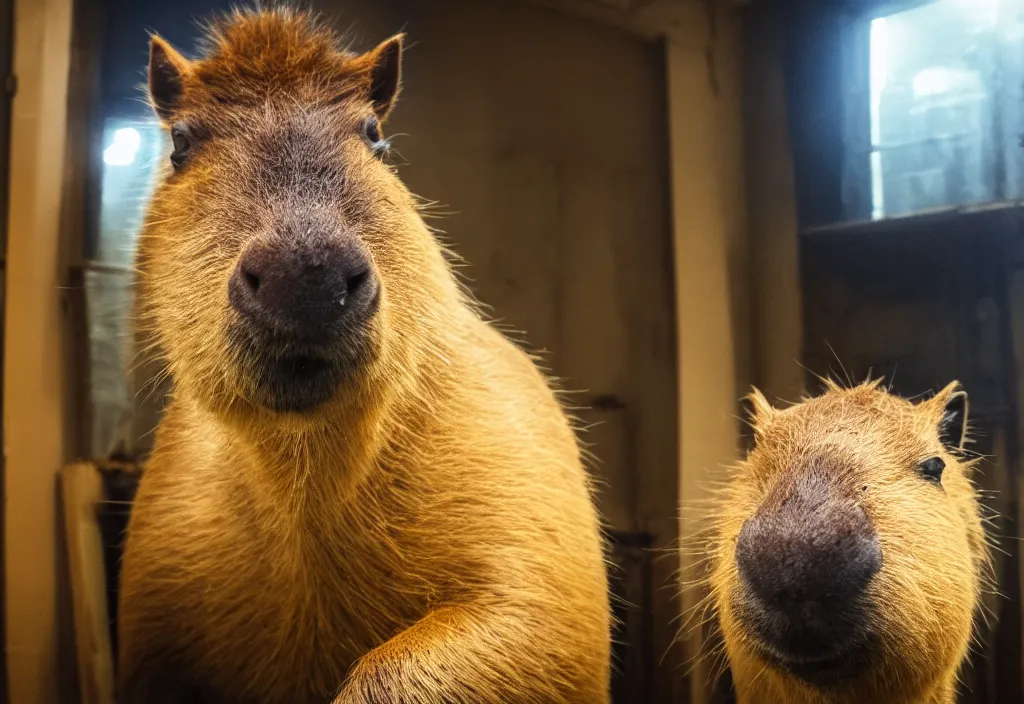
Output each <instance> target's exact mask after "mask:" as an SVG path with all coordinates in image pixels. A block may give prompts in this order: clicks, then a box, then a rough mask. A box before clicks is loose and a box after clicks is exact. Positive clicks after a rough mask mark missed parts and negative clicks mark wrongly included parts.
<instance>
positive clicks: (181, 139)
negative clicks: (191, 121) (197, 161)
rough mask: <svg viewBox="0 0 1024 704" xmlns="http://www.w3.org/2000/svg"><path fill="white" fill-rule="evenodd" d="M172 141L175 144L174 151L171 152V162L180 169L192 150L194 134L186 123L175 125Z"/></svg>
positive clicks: (172, 129)
mask: <svg viewBox="0 0 1024 704" xmlns="http://www.w3.org/2000/svg"><path fill="white" fill-rule="evenodd" d="M171 142H172V143H173V144H174V151H172V152H171V164H172V165H173V166H174V168H176V169H180V168H181V166H182V164H184V163H185V159H186V158H187V157H188V154H189V152H190V151H191V150H192V136H191V134H190V133H189V130H188V127H186V126H185V125H180V124H179V125H175V126H174V127H173V128H171Z"/></svg>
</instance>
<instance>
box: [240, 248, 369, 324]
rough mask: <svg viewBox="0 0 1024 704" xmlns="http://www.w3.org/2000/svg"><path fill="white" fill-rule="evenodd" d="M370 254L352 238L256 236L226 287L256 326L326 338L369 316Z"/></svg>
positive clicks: (241, 310) (244, 316)
mask: <svg viewBox="0 0 1024 704" xmlns="http://www.w3.org/2000/svg"><path fill="white" fill-rule="evenodd" d="M375 288H376V280H375V279H374V273H373V268H372V266H371V264H370V260H369V257H368V256H367V255H366V253H365V252H364V251H363V250H362V248H361V247H359V246H358V245H356V244H350V243H342V244H335V243H330V242H326V243H324V242H322V241H321V242H314V241H294V240H289V239H287V238H283V237H282V238H277V239H272V240H266V241H264V240H258V241H256V242H253V243H252V244H250V245H249V247H248V248H247V249H246V250H245V252H243V254H242V256H241V258H240V259H239V261H238V264H237V266H236V268H235V271H234V273H233V274H232V276H231V280H230V282H229V284H228V293H229V297H230V301H231V305H232V306H233V307H234V308H235V310H237V311H238V312H239V313H240V314H241V315H242V317H243V319H245V321H246V322H247V323H248V324H250V325H252V326H254V327H256V328H258V329H264V330H266V331H269V332H272V333H274V334H276V335H279V336H283V337H286V338H294V339H296V340H297V341H306V342H329V341H331V340H332V339H333V338H334V337H335V336H336V335H337V334H339V333H340V331H341V330H342V328H343V327H345V325H347V324H349V323H358V322H359V321H360V320H365V319H368V317H369V315H370V314H372V312H373V311H372V307H373V305H374V303H375V301H376V296H375Z"/></svg>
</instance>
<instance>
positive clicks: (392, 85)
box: [359, 34, 405, 122]
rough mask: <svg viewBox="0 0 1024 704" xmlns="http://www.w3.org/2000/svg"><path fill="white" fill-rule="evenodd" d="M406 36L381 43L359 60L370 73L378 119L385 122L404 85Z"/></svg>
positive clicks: (371, 90) (371, 95) (372, 97)
mask: <svg viewBox="0 0 1024 704" xmlns="http://www.w3.org/2000/svg"><path fill="white" fill-rule="evenodd" d="M404 46H405V35H404V34H396V35H395V36H393V37H391V38H390V39H387V40H385V41H383V42H381V43H380V44H379V45H378V46H377V48H376V49H373V50H372V51H370V52H367V53H366V54H364V55H363V56H361V57H360V58H359V60H360V61H361V62H363V63H365V64H366V65H367V67H368V68H369V71H370V100H371V102H372V103H373V111H374V112H375V113H377V118H378V119H379V120H380V121H381V122H384V120H386V119H387V116H388V114H389V113H390V112H391V108H392V107H393V106H394V104H395V99H396V98H397V97H398V91H399V89H400V87H401V83H402V51H403V47H404Z"/></svg>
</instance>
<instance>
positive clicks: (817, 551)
mask: <svg viewBox="0 0 1024 704" xmlns="http://www.w3.org/2000/svg"><path fill="white" fill-rule="evenodd" d="M772 504H774V505H772ZM736 564H737V567H738V568H739V572H740V576H741V577H742V579H743V582H744V583H745V584H746V586H747V588H748V591H749V593H748V594H747V598H746V599H745V600H743V602H741V603H742V604H743V605H742V607H741V608H743V610H744V611H745V612H746V614H747V616H748V619H747V620H748V621H749V622H751V623H752V625H753V627H754V629H755V631H756V635H757V636H758V637H759V638H760V639H761V640H762V641H766V645H768V646H770V648H771V649H772V650H773V651H774V652H776V653H780V654H783V655H786V656H793V657H796V658H817V657H822V656H826V655H829V654H836V653H841V652H843V651H844V650H845V649H846V648H848V647H850V646H851V645H853V644H855V643H857V642H858V641H861V640H863V638H864V636H865V635H866V631H867V630H869V626H868V624H867V621H868V619H869V615H868V612H869V609H870V605H868V604H866V603H865V599H864V598H863V597H864V592H865V590H866V589H867V587H868V584H869V583H870V582H871V579H872V577H874V576H875V574H876V573H877V572H878V571H879V569H880V568H881V566H882V550H881V547H880V545H879V541H878V536H877V534H876V533H875V531H874V528H873V527H872V526H871V522H870V520H869V519H868V516H867V515H866V514H865V513H864V510H863V509H862V508H861V507H860V506H859V505H858V504H856V503H854V502H853V501H851V500H848V499H841V498H836V497H832V496H830V495H829V490H828V487H827V485H826V484H825V483H824V481H823V480H818V479H815V478H814V477H811V478H805V479H801V480H799V481H798V482H797V483H796V485H795V486H794V487H793V488H792V489H791V491H789V492H788V493H787V494H786V495H785V496H783V497H780V500H778V501H774V502H770V503H769V502H766V505H765V506H763V507H762V509H761V510H760V511H759V512H758V513H757V514H756V515H755V516H754V517H753V518H751V519H749V520H748V521H747V522H746V523H745V524H744V525H743V528H742V529H741V530H740V535H739V539H738V540H737V542H736Z"/></svg>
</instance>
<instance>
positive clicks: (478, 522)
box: [119, 9, 610, 704]
mask: <svg viewBox="0 0 1024 704" xmlns="http://www.w3.org/2000/svg"><path fill="white" fill-rule="evenodd" d="M402 41H403V40H402V37H401V36H398V37H394V38H392V39H389V40H388V41H386V42H384V43H383V44H381V45H380V46H378V47H377V48H376V49H374V50H373V51H370V52H368V53H365V54H355V53H351V52H349V51H347V50H345V49H344V48H343V47H341V46H340V45H339V42H338V40H337V38H336V36H335V35H334V34H333V33H332V32H331V31H330V30H328V29H327V28H326V27H325V26H323V25H322V24H319V23H318V22H317V21H316V20H315V19H313V18H311V17H310V16H308V15H306V14H303V13H301V12H296V11H293V10H288V9H272V10H262V11H236V12H234V13H232V14H230V15H228V16H226V17H225V18H223V19H222V20H219V21H216V22H214V23H213V24H212V25H211V26H210V29H209V35H208V38H207V49H206V53H205V56H204V57H203V58H201V59H198V60H195V61H190V60H187V59H185V58H184V57H183V56H181V55H180V54H179V53H177V52H176V51H175V50H174V49H173V48H171V47H170V46H169V45H168V44H167V43H166V42H165V41H163V40H161V39H160V38H158V37H154V38H153V39H152V44H151V53H150V65H149V90H150V97H151V101H152V104H153V107H154V108H155V110H156V113H157V115H158V116H159V118H160V120H161V121H162V123H163V124H164V125H165V126H166V127H167V129H168V130H169V131H170V137H171V141H172V142H173V152H172V153H171V154H170V158H169V159H168V162H167V171H166V173H165V175H164V178H162V180H161V182H160V184H159V185H158V186H157V188H156V190H155V193H154V195H153V198H152V203H151V205H150V208H149V211H148V216H147V218H146V221H145V225H144V228H143V232H142V234H141V239H140V243H139V251H138V282H137V284H138V292H137V293H138V311H137V316H138V319H139V321H140V329H141V331H142V337H143V339H144V340H145V342H146V343H147V344H149V345H151V346H152V347H153V348H154V349H155V350H156V351H157V352H158V353H159V354H161V355H162V356H163V359H164V362H165V364H166V369H167V372H168V374H169V375H170V377H171V380H172V384H173V392H172V394H171V399H170V401H169V405H168V408H167V410H166V414H165V416H164V418H163V420H162V422H161V425H160V427H159V429H158V431H157V437H156V442H155V448H154V450H153V453H152V456H151V459H150V460H149V462H148V465H147V467H146V472H145V476H144V477H143V480H142V483H141V486H140V489H139V492H138V496H137V500H136V504H135V508H134V511H133V514H132V517H131V522H130V526H129V530H128V537H127V545H126V550H125V555H124V563H123V577H122V582H121V601H120V614H119V619H120V623H119V629H120V631H119V632H120V648H121V653H120V658H119V660H120V662H119V680H120V682H119V691H120V695H119V703H120V704H136V703H144V704H154V703H159V702H186V701H188V702H193V701H201V702H215V703H218V704H222V703H223V704H242V703H249V702H252V703H260V704H262V703H267V704H271V703H281V704H285V703H287V704H303V703H305V702H331V701H336V702H340V703H343V704H354V703H356V702H361V703H374V704H376V703H390V702H394V703H401V704H448V703H454V704H459V703H466V704H469V703H472V704H476V703H481V704H492V703H497V702H510V703H520V702H522V703H527V702H537V703H538V704H539V703H557V702H581V703H586V704H589V703H592V702H598V703H604V702H607V701H608V693H607V692H608V686H609V667H610V663H609V640H610V635H609V622H610V615H609V605H608V596H607V593H606V592H607V584H606V581H607V580H606V575H605V564H604V559H603V555H602V544H601V539H600V534H599V523H598V518H597V516H596V513H595V509H594V507H593V504H592V500H591V494H590V488H589V485H588V478H587V475H586V473H585V471H584V468H583V466H582V464H581V459H580V451H579V449H578V446H577V442H576V439H575V436H574V433H573V429H572V428H571V426H570V423H569V421H568V420H567V418H566V415H565V414H564V413H563V411H562V408H561V407H560V404H559V403H558V401H557V400H556V396H555V394H554V393H553V392H552V390H551V389H550V388H549V385H548V383H547V381H546V379H545V377H544V376H542V374H541V373H540V372H539V371H538V369H537V368H536V367H535V366H534V364H533V362H532V361H531V360H530V359H529V358H528V357H527V356H526V355H525V354H524V353H523V352H521V351H520V350H519V349H518V348H517V347H515V346H514V345H513V344H511V343H510V342H509V341H507V340H506V339H505V338H504V337H503V336H502V335H501V334H499V332H497V331H496V330H495V329H494V328H493V327H491V326H490V325H488V324H487V323H485V322H484V321H483V320H482V319H481V317H480V315H479V314H478V312H477V311H476V309H475V308H474V305H473V304H472V302H471V301H470V300H469V298H468V296H467V295H466V294H465V293H464V292H463V291H462V290H461V288H460V286H459V285H458V284H457V282H456V279H455V278H454V277H453V274H452V271H451V269H450V266H449V263H448V259H447V257H446V256H445V252H444V251H443V249H442V247H441V246H439V244H438V242H437V241H435V237H434V236H433V234H432V232H431V231H430V230H429V229H428V228H427V227H426V226H425V224H424V222H423V220H422V219H421V217H420V212H419V210H418V207H417V204H418V201H417V200H416V198H415V197H414V196H413V195H412V194H410V192H409V191H408V190H407V189H406V187H405V186H404V185H403V184H402V182H401V181H400V180H399V179H398V178H397V176H396V175H395V173H394V172H393V170H392V169H391V168H389V166H388V165H387V162H386V160H385V159H386V152H387V140H386V139H385V138H384V136H383V135H382V131H381V129H382V128H381V124H382V123H383V122H384V120H385V118H386V117H387V116H388V113H389V111H390V110H391V107H392V104H393V103H394V100H395V96H396V94H397V92H398V88H399V79H400V61H401V56H402ZM453 148H458V147H457V145H453Z"/></svg>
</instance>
